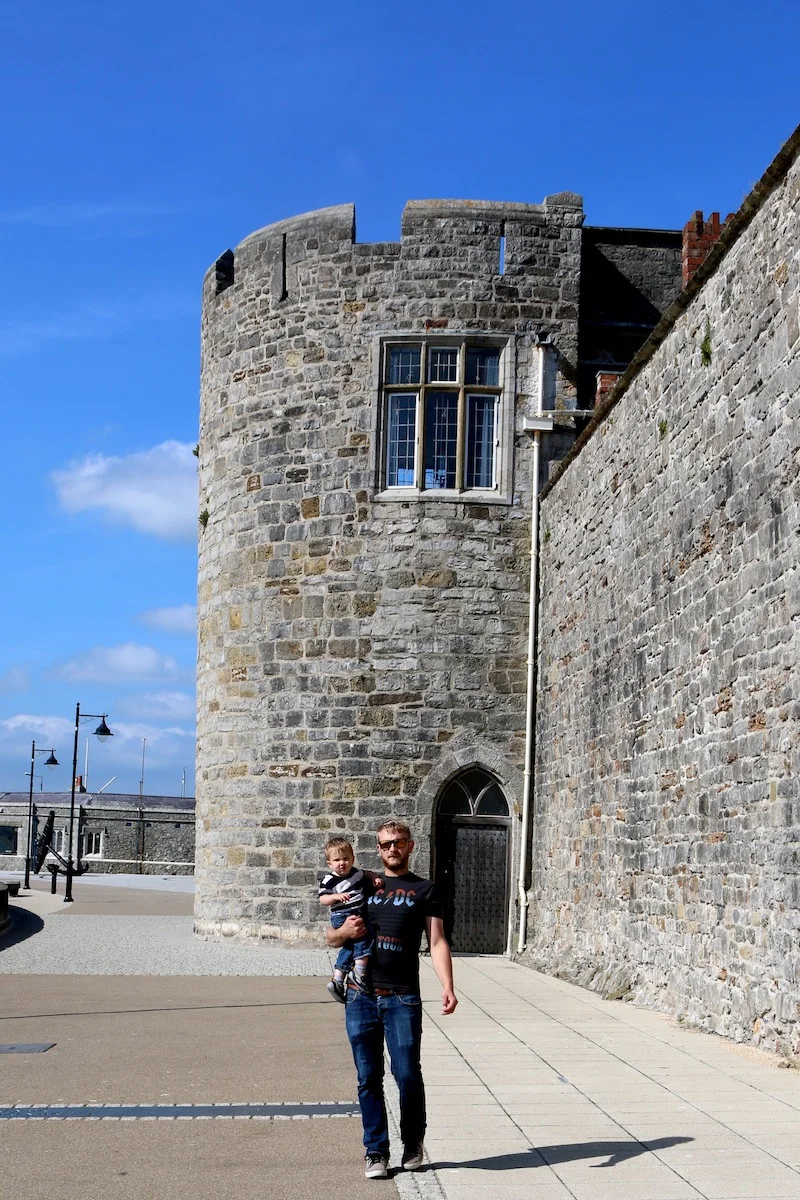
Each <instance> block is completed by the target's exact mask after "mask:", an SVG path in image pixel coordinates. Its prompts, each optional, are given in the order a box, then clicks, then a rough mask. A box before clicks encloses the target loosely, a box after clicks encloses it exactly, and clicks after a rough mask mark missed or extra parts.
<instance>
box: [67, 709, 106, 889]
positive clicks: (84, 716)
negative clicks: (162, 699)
mask: <svg viewBox="0 0 800 1200" xmlns="http://www.w3.org/2000/svg"><path fill="white" fill-rule="evenodd" d="M107 716H108V713H82V712H81V706H80V704H76V705H75V743H74V748H73V751H72V792H71V795H70V802H69V853H68V855H67V881H66V885H65V887H64V903H65V904H68V903H70V902H71V901H72V876H73V875H74V873H75V867H74V861H73V856H72V838H73V830H74V827H75V776H76V775H77V773H78V732H79V729H80V724H81V721H92V720H94V721H96V720H98V719H99V720H100V724H99V725H98V726H97V729H95V731H94V735H95V737H96V738H97V740H98V741H99V742H104V741H105V740H106V739H107V738H110V737H111V736H112V733H111V730H110V729H109V728H108V726H107V725H106V717H107Z"/></svg>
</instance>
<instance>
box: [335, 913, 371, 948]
mask: <svg viewBox="0 0 800 1200" xmlns="http://www.w3.org/2000/svg"><path fill="white" fill-rule="evenodd" d="M366 928H367V927H366V925H365V924H364V922H363V921H362V920H361V917H358V916H355V915H354V916H352V917H347V919H346V920H345V921H344V922H343V924H341V925H340V926H339V928H338V929H334V928H333V926H332V925H329V926H328V928H327V929H326V930H325V940H326V942H327V943H328V945H329V946H333V947H334V948H338V947H339V946H343V945H344V944H345V942H349V941H356V940H357V939H358V938H361V937H363V936H364V933H365V931H366Z"/></svg>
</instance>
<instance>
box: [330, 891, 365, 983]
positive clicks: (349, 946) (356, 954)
mask: <svg viewBox="0 0 800 1200" xmlns="http://www.w3.org/2000/svg"><path fill="white" fill-rule="evenodd" d="M352 916H353V913H352V912H342V911H341V909H336V908H332V909H331V925H332V926H333V928H334V929H341V927H342V925H344V923H345V921H346V920H347V918H348V917H352ZM371 951H372V938H371V937H370V936H369V931H367V933H365V934H364V936H363V937H360V938H355V939H352V938H351V939H350V941H347V942H345V944H344V945H343V946H342V948H341V950H340V951H339V953H338V954H337V956H336V962H335V963H334V967H335V969H336V970H337V971H341V972H342V973H343V974H345V975H346V974H347V972H348V971H351V970H352V969H353V960H354V959H356V958H367V957H368V956H369V954H370V952H371Z"/></svg>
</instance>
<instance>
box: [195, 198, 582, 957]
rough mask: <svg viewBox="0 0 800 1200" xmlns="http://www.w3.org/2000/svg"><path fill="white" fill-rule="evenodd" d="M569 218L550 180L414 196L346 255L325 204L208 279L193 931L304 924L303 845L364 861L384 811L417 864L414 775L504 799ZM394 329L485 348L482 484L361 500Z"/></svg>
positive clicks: (569, 292) (514, 738) (569, 297)
mask: <svg viewBox="0 0 800 1200" xmlns="http://www.w3.org/2000/svg"><path fill="white" fill-rule="evenodd" d="M582 220H583V213H582V207H581V202H580V198H579V197H575V196H573V195H572V194H570V193H565V194H563V195H560V196H555V197H549V198H548V199H547V200H546V201H545V203H544V204H542V205H499V204H481V203H468V202H459V203H456V202H436V201H430V202H415V203H411V204H409V205H408V206H407V207H406V209H405V212H404V215H403V223H402V238H401V241H400V242H399V243H388V244H376V245H359V244H357V243H355V241H354V212H353V209H352V207H351V206H349V205H343V206H341V207H338V208H333V209H326V210H323V211H321V212H317V213H310V214H307V215H306V216H303V217H298V218H292V219H291V220H288V221H283V222H280V223H279V224H277V225H273V226H270V227H268V228H266V229H264V230H260V231H259V232H257V233H255V234H253V235H252V236H251V237H249V238H247V239H246V240H245V241H244V242H243V243H242V244H241V245H240V246H239V247H238V248H237V249H236V251H235V252H234V254H233V255H232V256H230V255H227V256H225V257H224V260H220V262H219V264H218V266H217V267H216V268H212V270H211V271H210V272H209V273H208V276H207V278H206V282H205V290H204V303H203V364H202V415H201V437H200V448H199V459H200V508H201V512H202V514H203V515H202V522H203V523H204V527H203V528H202V530H201V535H200V574H199V598H198V618H199V651H198V772H197V813H198V846H197V868H196V876H197V900H196V928H197V929H198V931H200V932H205V933H217V932H220V931H221V932H223V933H231V934H250V935H260V936H280V937H314V936H319V932H320V920H321V917H320V914H319V905H318V903H317V901H316V898H315V892H314V881H315V877H316V872H317V870H318V869H319V867H320V866H321V865H322V845H323V843H324V840H325V838H326V836H327V835H328V834H329V832H331V831H337V832H339V831H340V832H342V833H343V834H345V835H346V836H348V837H350V839H351V840H352V841H353V844H354V846H355V848H356V851H357V855H358V857H359V858H360V860H361V861H363V862H365V863H366V864H369V863H370V862H374V860H373V858H372V851H373V847H374V830H375V828H376V826H377V824H378V823H379V821H380V820H381V819H382V818H384V817H386V816H388V815H394V816H397V817H399V818H401V819H405V820H407V821H408V822H409V823H410V824H411V825H412V826H413V828H414V831H415V834H416V836H417V843H418V851H417V856H416V860H415V865H416V868H417V869H418V870H421V871H423V872H424V871H426V870H428V868H429V859H430V830H431V817H432V812H433V806H434V802H435V799H436V789H437V787H438V786H439V784H440V783H441V782H442V781H444V780H446V779H447V778H448V776H449V775H451V774H452V773H454V772H455V771H456V770H457V769H458V768H459V767H463V766H466V765H469V764H470V763H472V762H477V763H480V764H482V765H483V766H486V767H488V768H489V769H491V770H492V771H493V772H494V773H495V774H496V775H497V776H498V777H499V778H500V780H501V782H502V783H503V785H504V786H505V788H506V793H507V795H508V798H509V801H510V803H511V804H512V805H517V806H518V805H519V802H520V800H521V778H520V767H521V763H522V757H523V740H524V715H525V690H524V689H525V657H526V637H527V585H528V572H529V537H530V531H529V530H530V526H529V516H530V486H531V480H530V454H531V450H530V446H529V442H528V438H527V435H524V434H522V433H521V432H520V430H521V423H522V420H523V419H524V418H525V417H526V416H528V415H532V414H533V411H534V408H535V395H536V387H537V375H536V371H537V367H536V362H537V360H538V357H539V355H538V353H537V352H535V351H534V342H535V340H536V338H537V336H538V335H540V334H549V335H551V337H552V339H553V343H554V345H555V347H556V349H557V351H558V352H559V354H560V355H561V359H560V364H561V370H560V372H559V373H558V377H557V380H556V384H555V395H554V396H552V397H550V399H551V400H554V401H556V402H558V403H559V404H561V405H569V404H570V403H572V404H573V405H574V378H575V362H576V353H577V302H578V277H579V269H580V227H581V223H582ZM501 239H504V249H505V261H504V263H503V268H504V269H503V271H502V274H501ZM407 333H416V334H419V335H425V336H429V337H442V338H445V339H447V338H450V339H452V338H457V337H469V336H470V335H472V334H480V333H492V334H495V335H499V336H501V337H503V338H506V339H507V347H506V352H505V358H504V362H505V369H506V383H507V387H506V394H505V398H504V401H503V403H504V404H506V405H507V417H508V435H509V436H508V438H507V440H506V445H505V446H504V447H503V448H502V455H503V464H504V465H503V470H504V477H503V485H502V487H501V488H500V489H499V490H498V493H497V495H495V494H488V495H487V496H486V497H481V498H479V499H476V498H475V497H473V499H472V501H471V502H469V503H466V502H463V501H460V500H444V499H443V498H440V497H434V498H427V497H426V495H425V493H423V494H422V495H421V496H419V497H417V496H409V497H408V498H407V499H397V498H394V499H387V498H385V497H382V495H381V494H379V491H380V489H379V475H380V449H379V438H380V426H379V417H380V414H379V394H378V393H379V362H380V347H381V338H382V337H385V336H387V335H398V334H407ZM553 442H554V445H555V446H556V447H557V442H556V439H553ZM518 825H519V820H518V814H517V815H515V838H516V836H517V830H518ZM517 852H518V847H517V846H516V844H515V853H517Z"/></svg>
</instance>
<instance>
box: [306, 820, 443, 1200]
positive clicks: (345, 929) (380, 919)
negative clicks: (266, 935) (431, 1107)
mask: <svg viewBox="0 0 800 1200" xmlns="http://www.w3.org/2000/svg"><path fill="white" fill-rule="evenodd" d="M413 849H414V843H413V841H412V840H411V830H410V829H409V828H408V826H407V825H404V824H403V823H402V822H401V821H384V823H383V824H382V825H381V827H380V828H379V829H378V853H379V855H380V858H381V864H382V870H381V875H382V876H383V888H382V889H381V888H379V889H378V891H377V892H376V893H375V895H373V896H371V897H370V899H369V901H368V913H369V924H370V932H371V933H372V934H373V935H374V937H375V946H374V949H373V952H372V957H371V960H370V962H371V973H372V990H371V991H365V990H363V989H362V988H361V987H359V986H358V982H357V981H356V980H355V979H352V978H351V979H350V981H349V983H348V989H347V998H346V1007H345V1026H346V1028H347V1036H348V1038H349V1039H350V1046H351V1047H352V1050H353V1059H354V1060H355V1064H356V1073H357V1075H358V1103H359V1106H360V1108H361V1123H362V1125H363V1126H364V1148H365V1150H366V1157H365V1162H366V1168H365V1171H364V1174H365V1175H366V1177H367V1179H385V1178H386V1176H387V1174H388V1171H387V1167H388V1165H389V1127H388V1123H387V1120H386V1101H385V1099H384V1094H383V1043H384V1038H385V1039H386V1045H387V1046H388V1048H389V1058H390V1061H391V1067H392V1074H393V1075H394V1077H395V1079H396V1081H397V1087H398V1090H399V1092H400V1136H401V1137H402V1139H403V1158H402V1165H403V1168H404V1170H406V1171H416V1170H418V1169H419V1168H420V1167H421V1166H422V1161H423V1139H424V1137H425V1087H424V1084H423V1082H422V1068H421V1065H420V1043H421V1039H422V1002H421V1000H420V995H419V948H420V941H421V939H422V931H423V929H424V930H425V931H426V933H427V935H428V942H429V944H430V948H431V961H432V963H433V969H434V970H435V972H436V974H437V975H438V977H439V982H440V983H441V985H442V1015H443V1016H447V1015H448V1014H449V1013H451V1012H453V1011H454V1010H455V1007H456V1005H457V1004H458V1000H457V999H456V995H455V992H454V991H453V964H452V961H451V958H450V947H449V946H448V944H447V941H446V939H445V936H444V928H443V925H442V912H441V906H440V904H439V902H438V900H437V899H436V896H435V894H434V890H433V884H432V883H431V882H430V880H429V879H422V878H421V877H420V876H419V875H415V874H413V872H412V871H410V870H409V866H408V862H409V859H410V857H411V854H412V851H413ZM364 932H365V927H364V922H363V920H362V919H361V917H358V916H352V917H348V918H347V920H346V921H345V922H344V924H343V925H341V926H340V927H339V929H333V928H329V929H328V930H327V934H326V936H327V940H328V944H329V945H330V946H341V945H342V944H343V943H344V942H345V941H347V940H348V939H357V938H361V937H363V936H364Z"/></svg>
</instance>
